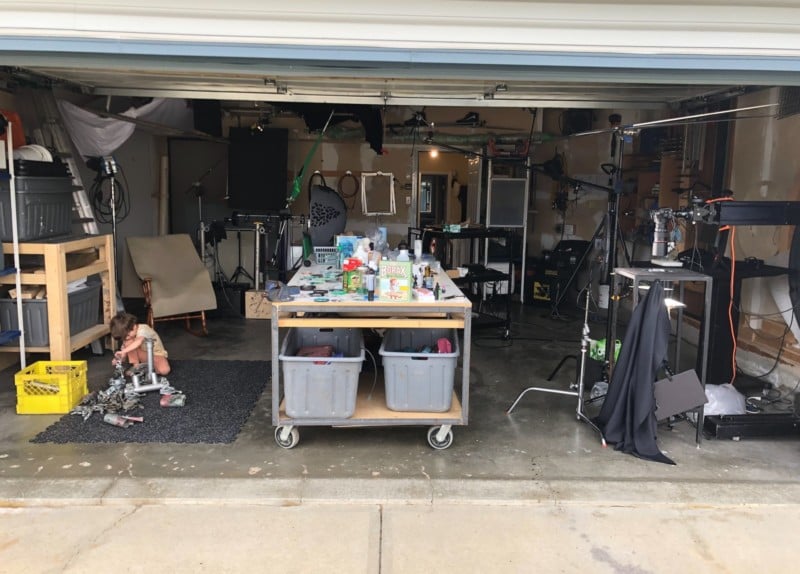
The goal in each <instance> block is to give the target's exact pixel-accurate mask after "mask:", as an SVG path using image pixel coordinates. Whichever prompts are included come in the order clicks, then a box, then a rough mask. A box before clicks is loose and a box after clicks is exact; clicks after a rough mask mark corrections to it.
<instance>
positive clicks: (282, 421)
mask: <svg viewBox="0 0 800 574" xmlns="http://www.w3.org/2000/svg"><path fill="white" fill-rule="evenodd" d="M371 387H372V385H371V384H363V383H362V384H361V385H359V390H358V395H357V398H356V408H355V412H354V413H353V416H351V417H349V418H346V419H333V418H319V419H318V418H291V417H289V416H288V415H287V414H286V406H285V403H286V400H285V399H284V400H282V401H281V405H280V412H279V417H278V423H279V424H278V426H277V427H276V428H275V442H276V443H277V444H278V446H280V447H282V448H293V447H295V446H297V443H298V442H299V440H300V434H299V431H298V428H297V427H301V426H329V427H375V426H426V425H434V426H432V427H431V428H430V429H429V430H428V444H430V446H431V447H433V448H435V449H437V450H439V449H445V448H447V447H449V446H450V445H451V444H452V441H453V432H452V430H451V427H452V426H453V425H463V424H466V421H465V420H464V418H463V412H462V408H461V401H459V399H458V396H457V395H456V393H455V391H453V402H452V404H451V405H450V410H448V411H446V412H441V413H435V412H421V411H403V412H401V411H393V410H391V409H389V408H388V407H387V406H386V396H385V393H384V388H383V386H382V385H380V384H378V385H376V386H375V389H374V390H372V389H371Z"/></svg>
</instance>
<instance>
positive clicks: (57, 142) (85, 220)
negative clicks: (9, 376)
mask: <svg viewBox="0 0 800 574" xmlns="http://www.w3.org/2000/svg"><path fill="white" fill-rule="evenodd" d="M30 100H31V102H33V105H34V108H35V110H36V114H37V117H38V118H39V120H40V121H41V126H42V127H41V128H39V129H35V130H33V139H34V141H35V142H36V143H37V144H39V145H41V146H44V147H46V148H48V149H51V150H53V151H54V154H55V156H56V157H58V158H59V159H61V161H63V162H64V163H65V164H66V165H67V168H68V169H69V174H70V177H71V178H72V208H73V211H74V212H75V213H76V214H77V215H78V220H79V221H80V222H81V225H82V227H83V232H84V233H86V234H87V235H99V234H100V231H99V229H98V228H97V221H96V220H95V218H94V213H93V212H92V206H91V204H90V203H89V196H88V195H87V194H86V188H85V187H84V186H83V180H82V179H81V172H80V171H79V170H78V163H77V162H76V161H75V155H74V154H73V153H72V141H71V140H70V138H69V134H68V133H67V129H66V128H65V127H64V123H63V122H62V121H61V112H60V111H59V109H58V104H56V97H55V95H54V94H53V92H52V91H50V90H37V89H32V90H30ZM114 257H115V258H116V252H115V253H114ZM110 279H111V281H115V278H114V277H111V278H110ZM114 291H115V294H116V301H115V304H116V307H117V309H118V310H123V309H124V307H123V306H122V299H121V297H120V294H119V291H117V290H116V289H115V290H114ZM91 347H92V352H93V353H94V354H95V355H102V354H103V345H102V343H101V342H100V340H94V341H92V342H91Z"/></svg>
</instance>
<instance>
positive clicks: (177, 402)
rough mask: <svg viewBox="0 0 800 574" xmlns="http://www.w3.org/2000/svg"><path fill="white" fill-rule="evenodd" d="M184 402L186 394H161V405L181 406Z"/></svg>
mask: <svg viewBox="0 0 800 574" xmlns="http://www.w3.org/2000/svg"><path fill="white" fill-rule="evenodd" d="M185 404H186V395H161V406H162V407H182V406H184V405H185Z"/></svg>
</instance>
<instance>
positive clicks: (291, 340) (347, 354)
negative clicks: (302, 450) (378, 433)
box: [273, 328, 364, 419]
mask: <svg viewBox="0 0 800 574" xmlns="http://www.w3.org/2000/svg"><path fill="white" fill-rule="evenodd" d="M321 345H331V346H333V348H334V350H335V351H336V352H338V353H341V354H342V356H341V357H298V356H297V352H298V351H299V350H300V349H302V348H303V347H317V346H321ZM279 358H280V361H281V366H282V368H283V388H284V396H285V399H286V403H285V409H286V414H287V415H288V416H290V417H292V418H298V419H299V418H307V419H308V418H320V419H322V418H324V419H329V418H342V419H346V418H349V417H351V416H353V412H355V409H356V392H357V390H358V374H359V373H360V372H361V366H362V363H363V362H364V342H363V339H362V336H361V330H360V329H318V328H297V329H291V330H290V331H289V333H288V335H286V338H285V339H284V341H283V345H282V346H281V353H280V355H279ZM273 384H276V383H274V382H273Z"/></svg>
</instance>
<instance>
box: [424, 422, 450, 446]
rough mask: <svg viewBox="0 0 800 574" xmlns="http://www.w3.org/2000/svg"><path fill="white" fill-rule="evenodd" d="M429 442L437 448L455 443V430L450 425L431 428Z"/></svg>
mask: <svg viewBox="0 0 800 574" xmlns="http://www.w3.org/2000/svg"><path fill="white" fill-rule="evenodd" d="M428 444H429V445H431V447H432V448H435V449H436V450H444V449H446V448H448V447H449V446H450V445H451V444H453V431H452V430H451V429H450V425H442V426H434V427H431V428H429V429H428Z"/></svg>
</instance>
